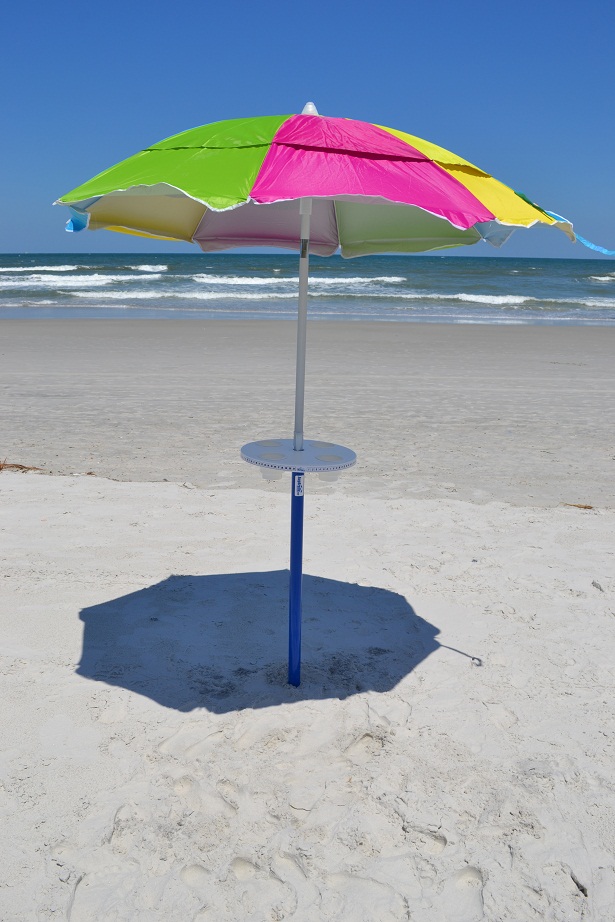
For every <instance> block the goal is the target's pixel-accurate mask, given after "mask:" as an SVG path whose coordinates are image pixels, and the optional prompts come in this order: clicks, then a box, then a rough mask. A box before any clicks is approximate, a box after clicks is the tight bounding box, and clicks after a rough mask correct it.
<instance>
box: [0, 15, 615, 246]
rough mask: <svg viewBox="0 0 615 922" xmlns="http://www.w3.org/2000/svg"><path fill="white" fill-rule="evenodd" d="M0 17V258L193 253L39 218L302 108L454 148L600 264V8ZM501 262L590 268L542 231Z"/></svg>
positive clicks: (612, 24) (612, 177)
mask: <svg viewBox="0 0 615 922" xmlns="http://www.w3.org/2000/svg"><path fill="white" fill-rule="evenodd" d="M0 21H1V30H0V76H1V81H2V82H1V86H2V98H1V101H0V115H1V123H0V124H1V131H2V143H1V145H0V151H1V153H0V156H1V158H2V159H1V164H2V171H1V174H0V175H1V181H2V187H3V188H2V208H1V209H0V252H3V253H29V252H32V253H36V252H126V251H129V252H137V251H140V252H143V251H148V250H149V251H156V252H163V251H165V252H170V251H173V250H174V249H175V250H176V251H189V250H190V247H189V245H187V244H177V245H173V244H168V243H164V244H158V243H155V242H151V241H141V240H139V239H138V238H134V237H131V238H128V237H124V236H123V235H120V234H112V233H109V232H106V231H99V232H94V233H88V232H84V233H81V234H72V235H67V234H65V232H64V230H63V227H64V222H65V220H66V216H67V215H66V212H65V209H64V208H61V207H56V208H52V207H51V204H52V202H53V201H54V200H55V199H56V198H58V197H59V196H60V195H62V194H63V193H65V192H67V191H69V190H70V189H72V188H74V187H75V186H76V185H78V184H79V183H81V182H83V181H84V180H86V179H89V178H90V177H91V176H93V175H95V174H96V173H98V172H100V171H101V170H103V169H105V168H106V167H108V166H111V165H112V164H114V163H117V162H118V161H119V160H122V159H124V158H125V157H127V156H130V155H131V154H133V153H136V152H137V151H138V150H141V149H142V148H144V147H146V146H147V145H149V144H151V143H153V142H155V141H158V140H161V139H162V138H165V137H168V136H169V135H172V134H176V133H177V132H179V131H182V130H184V129H187V128H190V127H193V126H195V125H202V124H205V123H207V122H212V121H217V120H219V119H223V118H234V117H239V116H244V115H245V116H248V115H267V114H285V113H292V112H300V111H301V109H302V108H303V105H304V103H305V102H306V101H308V100H313V101H314V102H315V103H316V105H317V106H318V109H319V111H320V113H321V114H323V115H334V116H346V117H350V118H358V119H363V120H365V121H368V122H378V123H380V124H384V125H388V126H390V127H393V128H399V129H402V130H405V131H408V132H410V133H412V134H415V135H418V136H419V137H423V138H426V139H428V140H431V141H433V142H435V143H437V144H440V145H442V146H443V147H446V148H449V149H450V150H453V151H455V152H456V153H459V154H460V155H461V156H463V157H464V158H465V159H467V160H470V161H472V162H474V163H476V164H477V165H478V166H480V167H482V168H483V169H485V170H487V171H488V172H490V173H492V174H493V175H494V176H496V177H497V178H498V179H501V180H502V181H503V182H505V183H507V184H508V185H510V186H512V187H513V188H515V189H517V190H518V191H522V192H525V193H526V194H527V195H528V196H529V197H530V198H531V199H533V200H534V201H536V202H537V203H538V204H540V205H542V206H543V207H545V208H548V209H550V210H553V211H555V212H557V213H559V214H562V215H564V216H565V217H567V218H569V219H570V220H572V221H573V223H574V225H575V229H576V230H577V231H578V232H579V233H580V234H582V235H583V236H585V237H588V238H589V239H590V240H593V241H594V242H596V243H600V244H602V245H603V246H606V247H609V248H611V249H615V220H614V219H613V211H614V208H615V171H614V169H613V164H614V160H615V117H614V114H613V98H614V90H615V51H614V48H615V41H614V39H615V4H613V2H612V0H598V2H595V3H593V4H582V3H579V2H578V0H574V2H572V0H532V2H528V0H516V2H514V3H497V2H493V0H490V2H483V0H477V2H474V3H460V2H457V0H450V2H442V0H430V2H425V0H420V2H417V0H398V2H392V0H380V2H367V0H355V2H352V3H348V2H342V0H310V2H308V3H303V2H293V0H260V2H252V0H226V2H224V0H217V2H215V3H213V2H210V0H176V2H171V0H165V2H162V0H148V2H143V0H121V2H120V0H104V2H100V3H84V2H83V0H80V2H75V0H63V2H62V3H57V2H56V3H52V2H49V0H46V2H42V0H32V2H29V3H17V0H9V2H8V4H6V5H5V6H4V8H3V14H2V17H1V20H0ZM490 249H491V248H489V247H487V246H483V245H482V244H481V245H479V246H476V247H470V248H467V249H460V250H458V251H457V252H458V253H459V255H483V256H484V255H488V251H490ZM194 251H195V252H197V251H196V248H194ZM494 252H495V251H494ZM499 255H509V256H554V257H573V258H574V257H576V258H585V257H591V256H592V253H591V251H589V250H587V249H585V248H584V247H582V246H581V245H580V244H576V245H573V244H571V243H569V242H568V241H567V239H566V238H565V237H564V235H563V234H561V233H560V232H558V231H555V230H553V229H549V228H537V229H534V230H531V231H522V230H519V231H516V232H515V234H514V235H513V238H512V240H511V241H510V242H509V243H508V244H507V245H506V246H505V247H504V249H503V250H502V251H500V253H499Z"/></svg>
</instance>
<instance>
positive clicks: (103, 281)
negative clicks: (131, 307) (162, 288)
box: [0, 273, 162, 289]
mask: <svg viewBox="0 0 615 922" xmlns="http://www.w3.org/2000/svg"><path fill="white" fill-rule="evenodd" d="M146 278H147V281H148V282H149V281H153V280H155V279H159V278H162V276H161V275H153V274H152V275H148V276H146ZM135 280H139V281H141V282H142V281H144V276H142V275H129V274H124V275H99V274H97V273H93V274H92V275H69V276H63V277H56V276H53V275H39V274H33V275H29V276H28V277H27V278H23V277H20V278H17V279H11V278H3V279H0V288H30V289H40V288H43V289H45V288H50V289H52V288H61V289H65V288H98V287H100V286H102V285H112V284H114V283H115V282H130V281H135Z"/></svg>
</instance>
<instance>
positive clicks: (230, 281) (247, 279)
mask: <svg viewBox="0 0 615 922" xmlns="http://www.w3.org/2000/svg"><path fill="white" fill-rule="evenodd" d="M192 278H193V280H194V281H195V282H199V283H201V282H204V283H206V284H209V285H238V286H240V285H267V286H269V285H274V286H277V285H294V286H297V285H298V284H299V277H298V276H290V277H287V278H277V277H265V278H260V277H258V276H243V275H205V274H201V273H199V274H198V275H193V276H192ZM405 281H406V279H405V278H404V277H403V276H397V275H382V276H361V275H358V276H348V277H346V278H344V277H343V276H341V277H340V278H319V277H318V276H311V277H310V280H309V287H310V288H313V287H318V286H320V285H322V286H334V285H337V286H340V287H344V286H346V285H372V284H373V283H374V282H380V283H384V284H399V283H400V282H405Z"/></svg>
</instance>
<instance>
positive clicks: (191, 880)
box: [179, 864, 209, 890]
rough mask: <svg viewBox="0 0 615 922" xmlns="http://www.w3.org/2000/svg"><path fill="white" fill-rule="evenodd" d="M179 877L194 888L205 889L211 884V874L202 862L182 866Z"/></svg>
mask: <svg viewBox="0 0 615 922" xmlns="http://www.w3.org/2000/svg"><path fill="white" fill-rule="evenodd" d="M179 877H180V880H182V882H183V883H185V884H186V886H188V887H190V888H191V889H192V890H203V889H204V888H205V887H207V885H208V884H209V874H208V872H207V871H206V870H205V868H204V867H203V866H202V865H200V864H189V865H187V866H186V867H185V868H182V869H181V871H180V872H179Z"/></svg>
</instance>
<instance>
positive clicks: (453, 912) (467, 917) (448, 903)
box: [444, 865, 485, 922]
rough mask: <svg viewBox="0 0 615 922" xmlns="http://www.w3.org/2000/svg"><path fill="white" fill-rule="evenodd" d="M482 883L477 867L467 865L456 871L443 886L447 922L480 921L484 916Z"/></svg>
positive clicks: (483, 880) (481, 876)
mask: <svg viewBox="0 0 615 922" xmlns="http://www.w3.org/2000/svg"><path fill="white" fill-rule="evenodd" d="M484 885H485V879H484V877H483V873H482V871H480V870H479V868H474V867H472V866H470V865H468V866H467V867H465V868H462V870H461V871H458V872H457V873H456V874H455V875H454V876H453V877H452V878H451V879H450V880H449V881H448V883H447V884H446V887H445V888H444V899H445V908H446V919H447V922H480V920H481V919H483V918H484V913H483V887H484Z"/></svg>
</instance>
